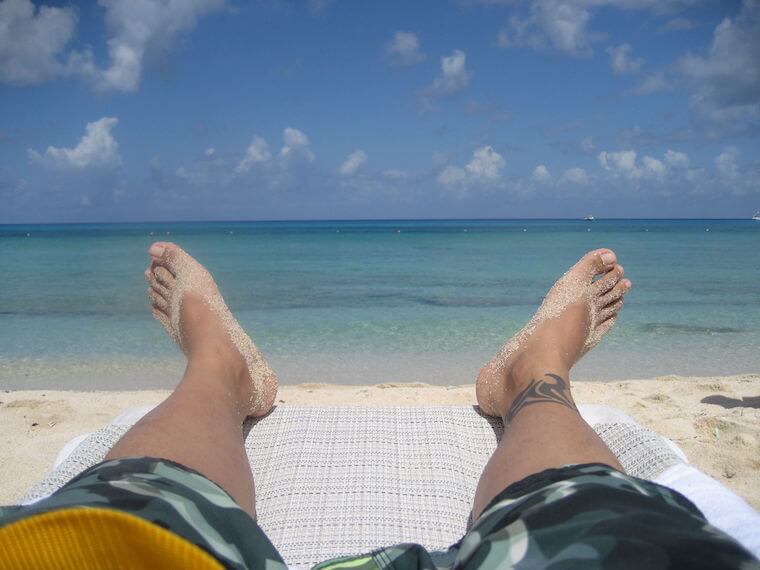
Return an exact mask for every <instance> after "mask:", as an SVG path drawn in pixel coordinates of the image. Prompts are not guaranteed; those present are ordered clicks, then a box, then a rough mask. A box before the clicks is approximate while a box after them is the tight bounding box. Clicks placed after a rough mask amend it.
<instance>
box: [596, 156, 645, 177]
mask: <svg viewBox="0 0 760 570" xmlns="http://www.w3.org/2000/svg"><path fill="white" fill-rule="evenodd" d="M598 158H599V164H601V165H602V166H603V167H604V169H605V170H612V171H619V172H622V173H624V174H628V175H633V174H635V173H636V151H635V150H620V151H617V152H607V151H602V152H600V153H599V156H598Z"/></svg>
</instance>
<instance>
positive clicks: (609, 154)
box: [598, 149, 689, 181]
mask: <svg viewBox="0 0 760 570" xmlns="http://www.w3.org/2000/svg"><path fill="white" fill-rule="evenodd" d="M598 158H599V164H600V165H601V166H602V168H603V169H604V170H605V171H606V172H607V173H609V174H611V175H612V176H614V177H623V178H627V179H630V180H640V179H649V180H657V181H663V180H665V179H666V178H667V177H669V176H672V175H674V174H676V173H677V172H679V171H685V170H687V169H688V168H689V157H688V156H687V155H686V153H683V152H679V151H674V150H671V149H668V150H667V151H666V152H665V154H664V155H663V157H662V159H658V158H654V157H652V156H644V157H642V159H641V163H639V162H638V161H637V153H636V151H635V150H633V149H628V150H619V151H602V152H600V153H599V156H598Z"/></svg>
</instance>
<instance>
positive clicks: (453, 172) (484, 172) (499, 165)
mask: <svg viewBox="0 0 760 570" xmlns="http://www.w3.org/2000/svg"><path fill="white" fill-rule="evenodd" d="M505 166H506V162H505V161H504V158H503V157H502V156H501V155H500V154H499V153H498V152H496V151H495V150H494V149H493V147H491V146H489V145H485V146H482V147H480V148H477V149H475V150H474V151H473V153H472V158H471V159H470V162H468V163H467V164H466V165H465V167H464V168H460V167H458V166H452V165H449V166H446V167H445V168H444V169H443V170H441V172H440V173H439V174H438V182H440V183H441V184H443V185H444V186H447V187H450V188H452V187H458V188H460V189H461V190H463V191H464V190H466V188H468V187H470V186H476V185H489V184H493V183H495V182H497V181H499V179H500V178H501V171H502V169H503V168H504V167H505Z"/></svg>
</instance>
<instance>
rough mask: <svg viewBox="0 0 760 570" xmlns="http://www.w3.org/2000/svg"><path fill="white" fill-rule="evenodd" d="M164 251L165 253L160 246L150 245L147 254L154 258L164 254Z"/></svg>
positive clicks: (164, 249) (163, 248)
mask: <svg viewBox="0 0 760 570" xmlns="http://www.w3.org/2000/svg"><path fill="white" fill-rule="evenodd" d="M164 251H166V248H165V247H163V246H161V245H152V246H150V249H149V250H148V253H149V254H151V255H155V256H156V257H161V256H162V255H163V254H164Z"/></svg>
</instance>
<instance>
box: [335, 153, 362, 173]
mask: <svg viewBox="0 0 760 570" xmlns="http://www.w3.org/2000/svg"><path fill="white" fill-rule="evenodd" d="M366 162H367V153H366V152H364V151H363V150H361V149H357V150H355V151H354V152H352V153H351V154H349V155H348V156H347V157H346V160H345V161H343V164H341V165H340V168H339V169H338V172H340V174H341V175H343V176H352V175H354V174H356V172H357V171H358V170H359V169H360V168H361V167H362V166H364V164H365V163H366Z"/></svg>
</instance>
